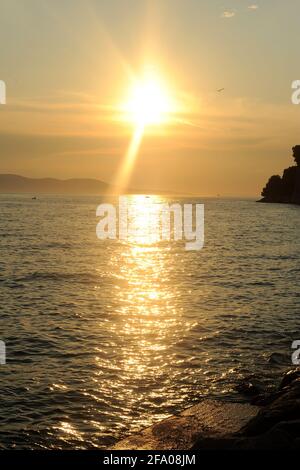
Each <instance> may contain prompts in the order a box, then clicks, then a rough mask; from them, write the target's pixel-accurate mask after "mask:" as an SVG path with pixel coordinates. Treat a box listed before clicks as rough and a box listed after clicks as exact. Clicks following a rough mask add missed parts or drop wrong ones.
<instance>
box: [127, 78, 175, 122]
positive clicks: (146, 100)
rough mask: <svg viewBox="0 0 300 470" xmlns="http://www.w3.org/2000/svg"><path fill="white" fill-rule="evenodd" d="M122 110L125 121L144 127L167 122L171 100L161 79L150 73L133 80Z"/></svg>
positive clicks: (170, 109)
mask: <svg viewBox="0 0 300 470" xmlns="http://www.w3.org/2000/svg"><path fill="white" fill-rule="evenodd" d="M123 111H124V113H125V119H126V120H127V121H129V122H132V123H133V124H135V126H136V127H139V128H144V127H146V126H149V125H160V124H163V123H165V122H167V121H168V119H169V116H170V114H171V112H172V102H171V98H170V96H169V94H168V92H167V90H166V87H165V86H164V84H163V83H162V81H161V80H159V78H158V77H156V76H153V75H150V76H147V77H144V78H143V79H142V80H138V81H137V80H136V81H135V82H134V84H133V86H132V88H131V90H130V93H129V98H128V99H127V101H126V102H125V104H124V106H123Z"/></svg>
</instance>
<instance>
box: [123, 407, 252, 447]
mask: <svg viewBox="0 0 300 470" xmlns="http://www.w3.org/2000/svg"><path fill="white" fill-rule="evenodd" d="M258 411H259V408H258V407H256V406H252V405H250V404H247V403H246V404H245V403H226V402H222V401H216V400H203V401H202V402H200V403H199V404H198V405H195V406H192V407H191V408H188V409H187V410H185V411H183V412H182V413H180V414H178V415H175V416H172V417H171V418H168V419H165V420H163V421H161V422H160V423H158V424H155V425H154V426H151V427H149V428H147V429H145V430H144V431H142V432H140V433H137V434H134V435H132V436H130V437H128V438H127V439H124V440H122V441H120V442H118V443H117V444H116V445H115V447H114V449H116V450H125V449H126V450H167V449H172V450H173V449H176V450H186V449H191V448H192V447H193V445H194V444H195V443H196V442H197V440H198V439H199V437H200V436H201V437H203V438H205V437H208V436H209V437H211V438H215V439H218V438H221V437H222V436H223V435H224V430H225V429H226V431H227V432H231V433H235V432H238V431H239V430H240V429H241V428H242V427H243V426H244V425H245V424H246V423H247V422H248V421H249V420H250V419H251V418H253V417H254V416H255V415H256V414H257V413H258Z"/></svg>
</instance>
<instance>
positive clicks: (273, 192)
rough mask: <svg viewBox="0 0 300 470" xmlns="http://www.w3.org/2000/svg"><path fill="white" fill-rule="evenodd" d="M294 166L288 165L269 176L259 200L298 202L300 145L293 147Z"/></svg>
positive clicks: (299, 195) (299, 192)
mask: <svg viewBox="0 0 300 470" xmlns="http://www.w3.org/2000/svg"><path fill="white" fill-rule="evenodd" d="M293 157H294V160H295V162H296V166H290V167H289V168H286V169H285V170H284V172H283V175H282V177H281V176H279V175H274V176H271V178H270V179H269V181H268V182H267V184H266V186H265V187H264V189H263V191H262V193H261V195H262V197H263V198H262V199H261V200H260V201H259V202H278V203H285V204H300V145H296V146H295V147H293Z"/></svg>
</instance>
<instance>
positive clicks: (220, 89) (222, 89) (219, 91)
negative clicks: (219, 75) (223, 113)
mask: <svg viewBox="0 0 300 470" xmlns="http://www.w3.org/2000/svg"><path fill="white" fill-rule="evenodd" d="M224 90H225V88H219V90H217V92H218V93H221V91H224Z"/></svg>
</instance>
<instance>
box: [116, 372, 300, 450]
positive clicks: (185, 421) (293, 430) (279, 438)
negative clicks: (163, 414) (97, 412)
mask: <svg viewBox="0 0 300 470" xmlns="http://www.w3.org/2000/svg"><path fill="white" fill-rule="evenodd" d="M240 392H241V393H243V394H244V395H248V396H249V402H248V403H240V402H229V401H223V400H213V399H206V398H204V399H202V400H200V402H199V403H198V404H196V405H194V406H191V407H189V408H187V409H186V410H184V411H182V412H181V413H178V414H175V415H173V416H171V417H169V418H166V419H164V420H162V421H160V422H159V423H156V424H154V425H152V426H150V427H148V428H146V429H144V430H142V431H140V432H137V433H134V434H132V435H130V436H129V437H127V438H124V439H122V440H120V441H118V442H117V443H116V444H115V445H114V446H113V448H112V450H200V449H201V450H250V449H251V450H275V449H279V450H281V449H282V450H286V449H290V450H293V449H300V368H299V367H295V368H292V369H290V370H289V371H287V372H286V373H285V374H284V375H283V377H282V380H281V383H280V385H279V387H278V389H277V390H276V391H275V392H271V393H267V392H265V391H263V390H259V389H257V388H256V387H255V386H254V385H253V384H252V383H250V382H249V383H246V382H245V383H244V384H242V386H241V387H240ZM250 397H251V398H250Z"/></svg>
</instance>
